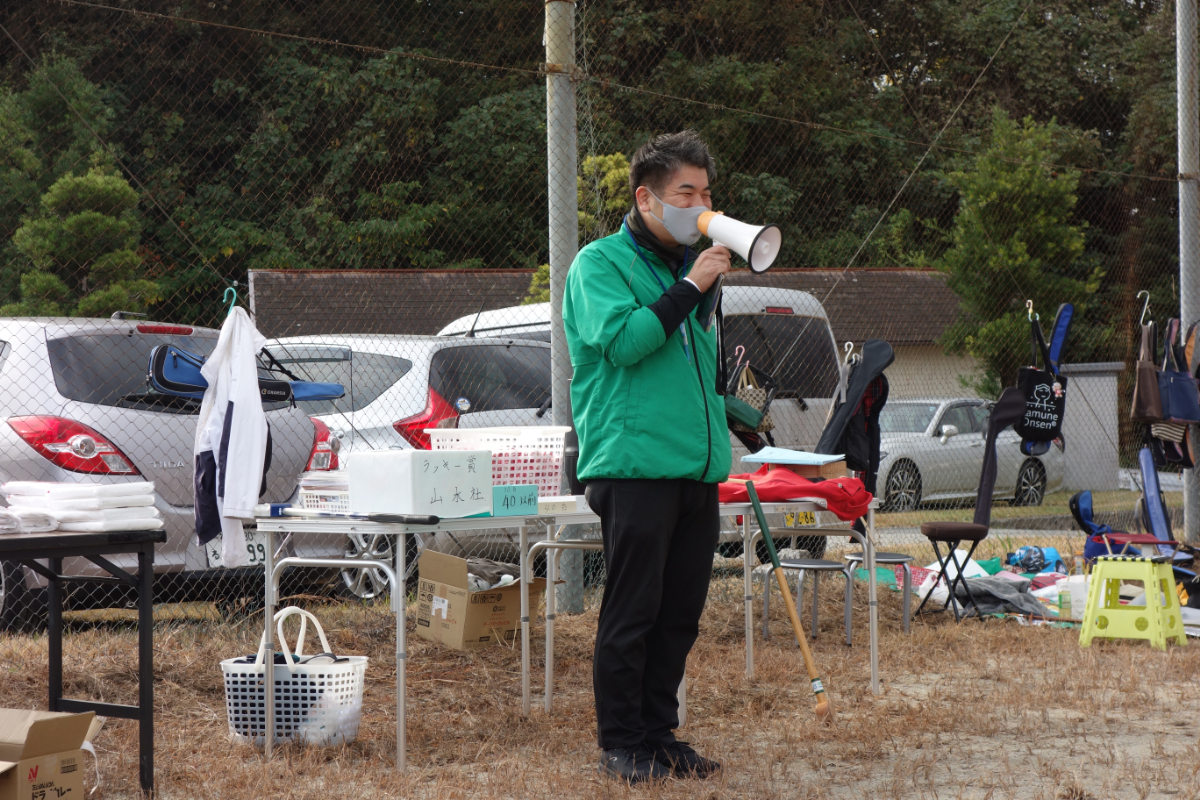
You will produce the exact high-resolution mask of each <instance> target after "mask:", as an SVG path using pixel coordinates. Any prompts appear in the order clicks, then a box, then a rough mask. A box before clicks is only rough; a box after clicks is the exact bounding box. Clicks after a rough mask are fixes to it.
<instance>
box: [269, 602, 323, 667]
mask: <svg viewBox="0 0 1200 800" xmlns="http://www.w3.org/2000/svg"><path fill="white" fill-rule="evenodd" d="M293 614H299V615H300V635H299V636H297V637H296V655H297V656H303V655H304V633H305V629H306V628H307V627H308V621H309V620H310V619H311V620H312V623H313V625H314V626H315V627H316V629H317V636H318V637H320V639H321V648H322V649H321V652H322V653H332V652H333V650H332V649H331V648H330V647H329V640H328V639H326V638H325V629H324V628H322V627H321V622H320V621H319V620H318V619H317V618H316V617H314V616H313V615H312V614H311V613H310V612H308V611H305V610H304V609H303V608H300V607H298V606H288V607H287V608H285V609H282V610H280V611H279V613H277V614H276V615H275V631H276V633H278V634H279V643H280V644H282V645H283V657H284V659H285V660H286V661H287V663H288V666H289V667H290V666H294V665H295V663H296V662H295V661H293V660H292V653H291V649H290V648H289V647H288V646H287V640H286V639H284V637H283V621H284V620H285V619H287V618H288V617H290V616H292V615H293Z"/></svg>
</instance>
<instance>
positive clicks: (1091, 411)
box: [1062, 361, 1125, 491]
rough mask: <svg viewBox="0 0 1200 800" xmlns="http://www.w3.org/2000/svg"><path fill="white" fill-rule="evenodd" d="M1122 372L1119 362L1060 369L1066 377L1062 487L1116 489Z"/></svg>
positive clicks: (1066, 366) (1070, 366)
mask: <svg viewBox="0 0 1200 800" xmlns="http://www.w3.org/2000/svg"><path fill="white" fill-rule="evenodd" d="M1124 368H1125V365H1124V364H1122V363H1121V362H1119V361H1116V362H1111V363H1102V364H1064V365H1063V368H1062V372H1063V374H1064V375H1066V376H1067V409H1066V411H1065V413H1064V414H1063V426H1062V430H1063V439H1064V441H1065V442H1066V444H1067V449H1066V450H1065V451H1064V455H1065V456H1066V474H1065V475H1064V476H1063V480H1064V482H1063V485H1064V486H1065V487H1066V488H1068V489H1091V490H1092V491H1102V490H1105V489H1119V488H1120V469H1119V467H1120V463H1119V461H1118V456H1119V454H1118V452H1117V427H1118V421H1117V375H1118V374H1119V373H1120V372H1121V370H1123V369H1124Z"/></svg>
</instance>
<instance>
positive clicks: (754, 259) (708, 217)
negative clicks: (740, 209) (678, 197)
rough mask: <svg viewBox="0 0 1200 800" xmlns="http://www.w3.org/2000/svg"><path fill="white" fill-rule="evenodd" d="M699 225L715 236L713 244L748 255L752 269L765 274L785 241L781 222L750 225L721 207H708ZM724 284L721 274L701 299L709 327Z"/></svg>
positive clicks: (703, 321)
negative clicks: (728, 215) (717, 208)
mask: <svg viewBox="0 0 1200 800" xmlns="http://www.w3.org/2000/svg"><path fill="white" fill-rule="evenodd" d="M696 227H697V228H699V229H700V232H701V233H702V234H704V235H705V236H707V237H708V238H710V239H712V240H713V244H719V245H721V246H723V247H728V248H729V249H730V250H732V251H733V252H735V253H737V254H738V255H739V256H741V257H742V258H744V259H746V263H747V264H748V265H749V266H750V271H751V272H754V273H760V274H761V273H763V272H766V271H767V270H768V269H770V268H771V265H772V264H774V263H775V259H776V257H777V256H778V255H779V248H780V246H781V245H782V244H783V234H782V233H780V231H779V226H778V225H747V224H746V223H744V222H738V221H737V220H736V219H731V218H730V217H727V216H725V215H724V214H722V213H721V212H719V211H705V212H704V213H703V214H701V215H700V216H699V217H698V218H697V219H696ZM724 284H725V276H724V275H721V276H719V277H718V278H717V280H716V282H715V283H714V284H713V285H712V287H711V288H710V289H709V290H708V292H706V293H705V298H704V300H702V301H701V310H700V316H699V318H700V320H701V324H702V325H703V326H704V330H706V331H708V330H711V329H712V326H713V322H714V321H715V318H716V313H717V306H718V305H719V304H720V301H721V288H722V286H724Z"/></svg>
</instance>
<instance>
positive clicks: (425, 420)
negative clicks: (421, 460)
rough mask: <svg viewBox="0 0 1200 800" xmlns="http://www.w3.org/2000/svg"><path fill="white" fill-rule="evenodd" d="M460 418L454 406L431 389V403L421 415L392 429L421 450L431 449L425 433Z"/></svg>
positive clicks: (398, 423)
mask: <svg viewBox="0 0 1200 800" xmlns="http://www.w3.org/2000/svg"><path fill="white" fill-rule="evenodd" d="M457 416H458V411H456V410H455V408H454V406H452V405H450V404H449V403H447V402H446V398H444V397H442V396H441V395H440V394H438V393H437V392H435V391H434V390H433V387H430V389H429V402H428V403H426V405H425V410H424V411H422V412H421V413H420V414H417V415H415V416H412V417H405V418H404V419H402V420H399V421H397V422H393V423H392V427H393V428H395V429H396V433H398V434H400V435H401V436H403V437H404V438H405V440H406V441H407V442H408V443H409V444H411V445H412V446H413V447H416V448H418V449H420V450H428V449H429V434H428V433H426V432H425V429H426V428H436V427H437V426H438V423H439V422H442V421H443V420H447V419H453V418H455V417H457Z"/></svg>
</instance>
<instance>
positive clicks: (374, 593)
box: [339, 533, 415, 600]
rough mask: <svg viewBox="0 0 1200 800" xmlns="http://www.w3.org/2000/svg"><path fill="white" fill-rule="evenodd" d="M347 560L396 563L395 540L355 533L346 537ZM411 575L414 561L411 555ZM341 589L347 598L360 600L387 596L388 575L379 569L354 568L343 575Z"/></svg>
mask: <svg viewBox="0 0 1200 800" xmlns="http://www.w3.org/2000/svg"><path fill="white" fill-rule="evenodd" d="M342 552H343V553H344V554H345V557H346V558H364V559H371V560H372V561H384V562H387V563H389V564H394V563H396V556H395V554H394V553H393V552H392V537H391V536H388V535H385V534H382V533H367V534H364V533H352V534H350V535H349V536H347V537H346V546H345V548H343V551H342ZM408 555H409V556H410V560H409V561H408V564H409V568H410V572H411V568H412V566H413V565H414V564H415V560H412V559H411V553H409V554H408ZM339 588H340V590H341V593H342V594H343V595H345V596H346V597H355V598H358V599H359V600H373V599H375V598H377V597H383V596H384V595H386V594H387V593H388V588H389V587H388V577H387V573H386V572H384V571H383V570H381V569H378V568H374V567H371V568H365V567H351V568H348V569H343V570H342V573H341V585H340V587H339Z"/></svg>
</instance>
